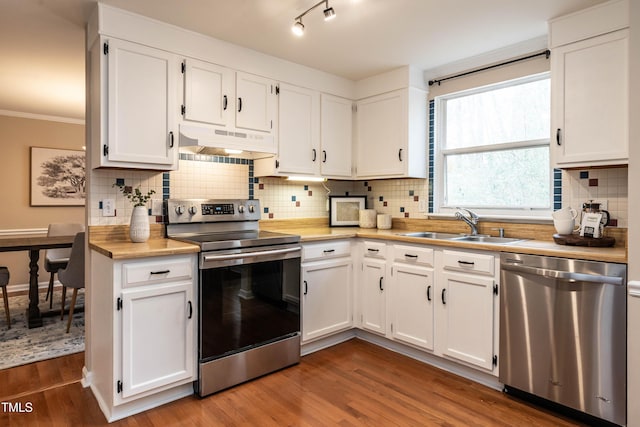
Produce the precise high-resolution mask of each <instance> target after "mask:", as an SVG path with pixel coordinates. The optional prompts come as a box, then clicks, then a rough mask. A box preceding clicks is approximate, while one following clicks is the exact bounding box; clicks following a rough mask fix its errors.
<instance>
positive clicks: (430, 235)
mask: <svg viewBox="0 0 640 427" xmlns="http://www.w3.org/2000/svg"><path fill="white" fill-rule="evenodd" d="M399 235H400V236H406V237H422V238H424V239H440V240H450V239H454V238H457V237H464V236H463V235H461V234H454V233H440V232H437V231H418V232H413V233H399Z"/></svg>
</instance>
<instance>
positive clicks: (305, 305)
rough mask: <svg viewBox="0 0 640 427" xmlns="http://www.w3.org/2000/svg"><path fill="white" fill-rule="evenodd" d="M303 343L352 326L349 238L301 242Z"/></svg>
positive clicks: (351, 266)
mask: <svg viewBox="0 0 640 427" xmlns="http://www.w3.org/2000/svg"><path fill="white" fill-rule="evenodd" d="M302 252H303V259H302V275H301V281H302V283H301V286H302V289H301V292H300V294H301V295H302V342H303V343H305V342H309V341H313V340H315V339H318V338H322V337H325V336H327V335H330V334H332V333H336V332H339V331H343V330H346V329H350V328H351V327H352V326H353V297H352V295H353V261H352V259H351V243H350V242H349V241H332V242H322V243H309V244H304V245H303V249H302Z"/></svg>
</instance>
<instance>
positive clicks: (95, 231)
mask: <svg viewBox="0 0 640 427" xmlns="http://www.w3.org/2000/svg"><path fill="white" fill-rule="evenodd" d="M150 228H151V233H150V236H149V240H147V241H146V242H144V243H133V242H131V240H130V239H129V226H125V225H111V226H90V227H89V248H91V249H93V250H94V251H96V252H99V253H101V254H102V255H105V256H108V257H109V258H113V259H136V258H146V257H150V256H164V255H181V254H193V253H198V252H200V247H199V246H196V245H192V244H189V243H184V242H179V241H177V240H172V239H167V238H165V237H164V226H163V225H162V224H151V227H150Z"/></svg>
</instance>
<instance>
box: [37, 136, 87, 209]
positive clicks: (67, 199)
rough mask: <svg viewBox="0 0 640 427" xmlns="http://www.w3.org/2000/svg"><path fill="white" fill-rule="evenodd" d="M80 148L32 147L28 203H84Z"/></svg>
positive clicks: (83, 167)
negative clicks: (29, 198) (29, 199)
mask: <svg viewBox="0 0 640 427" xmlns="http://www.w3.org/2000/svg"><path fill="white" fill-rule="evenodd" d="M85 161H86V155H85V152H84V151H82V150H64V149H58V148H40V147H31V206H84V204H85V199H86V194H85V183H86V174H85Z"/></svg>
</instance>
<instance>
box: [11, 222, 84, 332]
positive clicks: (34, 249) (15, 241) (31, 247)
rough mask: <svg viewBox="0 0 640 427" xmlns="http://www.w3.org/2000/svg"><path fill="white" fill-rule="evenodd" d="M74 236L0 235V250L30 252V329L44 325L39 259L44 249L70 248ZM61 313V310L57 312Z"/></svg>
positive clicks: (28, 311) (28, 319)
mask: <svg viewBox="0 0 640 427" xmlns="http://www.w3.org/2000/svg"><path fill="white" fill-rule="evenodd" d="M73 239H74V236H55V237H49V236H47V235H46V234H25V235H11V236H0V252H15V251H28V252H29V307H28V308H27V325H28V327H29V329H31V328H37V327H40V326H42V313H40V308H39V307H38V304H39V302H40V296H39V293H38V269H39V268H38V261H39V260H40V251H41V250H42V249H53V248H70V247H71V245H72V244H73ZM57 313H58V314H59V312H57Z"/></svg>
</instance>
